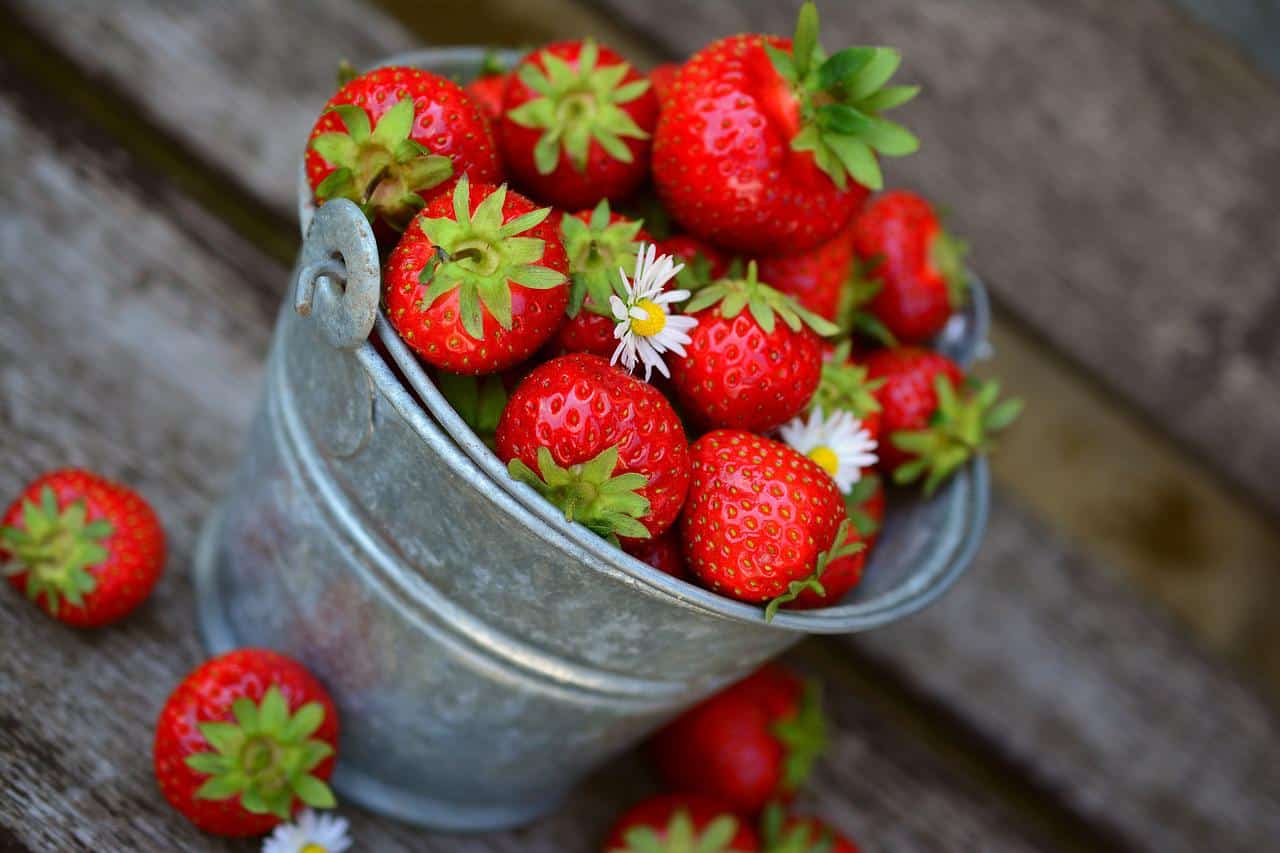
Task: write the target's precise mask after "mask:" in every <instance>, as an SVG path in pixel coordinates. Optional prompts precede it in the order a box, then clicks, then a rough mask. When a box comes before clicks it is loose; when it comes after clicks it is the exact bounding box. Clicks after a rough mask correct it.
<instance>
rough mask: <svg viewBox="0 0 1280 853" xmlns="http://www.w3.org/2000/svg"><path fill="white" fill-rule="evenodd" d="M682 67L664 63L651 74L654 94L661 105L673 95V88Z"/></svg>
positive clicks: (676, 64)
mask: <svg viewBox="0 0 1280 853" xmlns="http://www.w3.org/2000/svg"><path fill="white" fill-rule="evenodd" d="M679 72H680V65H679V63H676V62H664V63H662V64H661V65H659V66H657V67H656V68H654V69H652V70H651V71H650V72H649V84H650V85H651V86H653V94H654V96H655V97H656V98H657V99H658V104H659V105H661V104H662V103H664V102H665V101H666V100H667V95H669V94H671V87H672V85H673V84H674V83H675V81H676V74H678V73H679Z"/></svg>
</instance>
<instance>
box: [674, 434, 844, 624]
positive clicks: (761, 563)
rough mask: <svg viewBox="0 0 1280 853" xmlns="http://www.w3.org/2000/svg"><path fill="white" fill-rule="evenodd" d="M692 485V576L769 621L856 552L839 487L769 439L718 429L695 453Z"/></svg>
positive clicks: (684, 521) (686, 534) (688, 533)
mask: <svg viewBox="0 0 1280 853" xmlns="http://www.w3.org/2000/svg"><path fill="white" fill-rule="evenodd" d="M690 456H691V458H692V464H693V480H692V482H691V483H690V485H689V497H688V500H687V502H686V505H685V510H684V514H683V516H682V517H681V524H680V541H681V545H682V546H683V548H684V555H685V560H686V562H687V563H688V566H689V569H690V571H692V572H693V574H694V575H696V576H697V577H698V579H699V580H700V581H701V582H702V583H703V584H704V585H705V586H707V587H709V588H710V589H712V590H715V591H716V592H719V593H721V594H723V595H727V596H729V597H730V598H736V599H738V600H739V601H749V602H765V601H767V602H769V604H768V607H767V608H766V611H765V618H766V619H772V618H773V614H774V613H775V612H776V610H777V608H778V607H779V606H780V605H782V604H785V603H787V602H789V601H794V600H795V598H796V596H797V595H798V594H799V593H800V591H801V590H803V589H806V588H813V589H815V590H817V591H818V592H822V585H821V578H822V574H823V572H824V571H825V570H826V569H827V567H828V566H829V565H831V564H832V563H833V562H835V561H838V560H842V559H846V558H848V557H849V556H850V555H851V554H853V553H855V552H856V551H857V550H858V547H857V546H856V545H849V544H847V543H846V541H845V540H846V538H847V536H848V531H849V529H850V525H849V520H848V519H847V518H846V517H845V508H844V501H843V500H842V499H841V496H840V491H839V490H838V489H837V488H836V485H835V481H833V480H832V479H831V477H830V476H828V474H827V472H826V471H824V470H823V469H822V468H820V467H819V466H818V464H817V463H816V462H814V461H813V460H811V459H808V458H806V457H804V456H802V455H801V454H799V453H797V452H796V451H795V450H792V449H791V448H790V447H787V446H786V445H785V444H780V443H778V442H776V441H771V440H770V439H767V438H762V437H761V436H758V435H754V434H752V433H749V432H742V431H740V430H716V431H714V432H709V433H707V434H706V435H704V436H702V437H701V438H699V439H698V440H697V441H696V442H694V444H693V446H692V447H691V448H690Z"/></svg>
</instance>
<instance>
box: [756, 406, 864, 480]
mask: <svg viewBox="0 0 1280 853" xmlns="http://www.w3.org/2000/svg"><path fill="white" fill-rule="evenodd" d="M778 432H779V433H780V434H781V436H782V440H783V441H784V442H786V443H787V444H789V445H791V447H792V448H794V449H795V450H797V451H799V452H800V453H803V454H804V455H805V456H808V457H809V458H810V459H812V460H813V461H814V462H817V463H818V466H819V467H820V468H822V470H824V471H826V472H827V473H828V474H830V475H831V479H833V480H835V481H836V486H837V487H838V488H839V489H840V491H841V492H845V493H848V492H849V490H850V489H852V488H853V484H854V483H856V482H858V480H859V479H860V478H861V477H862V469H863V468H870V467H871V466H872V465H875V464H876V459H877V457H876V440H875V439H874V438H872V437H871V433H870V432H868V431H867V430H866V429H865V428H864V427H863V426H862V421H860V420H858V419H857V418H855V417H854V416H853V415H852V414H850V413H849V412H836V413H835V414H833V415H832V416H831V417H829V418H827V417H824V416H823V414H822V407H821V406H815V407H814V409H813V411H812V412H810V413H809V420H808V421H806V420H805V419H804V417H803V416H801V417H796V418H792V419H791V421H790V422H788V423H786V424H783V426H782V428H781V429H780V430H778Z"/></svg>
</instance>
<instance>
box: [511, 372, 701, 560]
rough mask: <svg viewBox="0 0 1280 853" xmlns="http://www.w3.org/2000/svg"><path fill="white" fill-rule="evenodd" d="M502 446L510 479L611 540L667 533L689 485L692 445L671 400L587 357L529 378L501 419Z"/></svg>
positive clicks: (640, 537) (646, 384)
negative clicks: (531, 489)
mask: <svg viewBox="0 0 1280 853" xmlns="http://www.w3.org/2000/svg"><path fill="white" fill-rule="evenodd" d="M497 452H498V456H499V458H501V459H502V461H503V462H506V463H508V467H509V468H510V470H511V476H512V477H515V478H516V479H517V480H520V481H522V482H525V483H528V484H529V485H531V486H533V488H534V489H536V490H538V491H539V492H540V493H541V494H543V496H545V497H546V498H547V499H548V500H550V501H551V502H552V503H554V504H555V505H556V506H558V507H560V508H561V509H563V510H564V512H565V517H566V518H568V519H570V520H573V521H577V522H579V523H581V524H583V525H585V526H587V527H588V528H590V529H591V530H592V531H594V532H596V533H598V534H599V535H601V536H603V537H605V538H607V539H611V540H616V539H617V537H618V536H623V537H626V538H628V539H644V538H646V537H649V536H657V535H659V534H661V533H662V532H663V531H664V530H666V529H667V528H668V527H670V526H671V524H672V522H674V521H675V519H676V516H677V515H678V514H679V512H680V508H681V506H683V505H684V499H685V493H686V492H687V491H688V488H689V445H688V441H687V439H686V438H685V434H684V427H682V426H681V425H680V419H679V418H678V417H676V413H675V410H674V409H672V408H671V404H670V403H668V402H667V398H666V397H663V396H662V394H661V393H660V392H658V390H657V389H655V388H654V387H653V386H652V385H649V384H648V383H645V382H642V381H640V380H639V379H634V378H632V377H631V376H630V375H629V374H627V373H625V372H624V371H622V370H620V369H618V368H616V367H612V366H610V364H609V363H608V362H607V361H605V360H604V359H602V358H599V357H597V356H594V355H588V354H586V353H576V354H573V355H566V356H561V357H560V358H556V359H552V360H551V361H548V362H547V363H545V364H543V365H540V366H539V367H538V368H536V369H535V370H534V371H533V372H532V373H530V374H529V375H528V376H527V377H525V380H524V381H523V382H521V383H520V385H519V387H517V388H516V390H515V393H513V394H512V395H511V401H510V402H509V403H508V404H507V408H506V411H505V412H503V413H502V420H501V421H499V423H498V441H497ZM535 471H536V472H537V473H535Z"/></svg>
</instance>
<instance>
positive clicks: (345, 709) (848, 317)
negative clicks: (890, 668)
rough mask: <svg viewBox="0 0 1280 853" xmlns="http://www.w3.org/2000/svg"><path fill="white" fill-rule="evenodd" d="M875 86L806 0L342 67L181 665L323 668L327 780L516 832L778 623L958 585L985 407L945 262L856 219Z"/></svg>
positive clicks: (979, 503) (925, 217) (884, 201)
mask: <svg viewBox="0 0 1280 853" xmlns="http://www.w3.org/2000/svg"><path fill="white" fill-rule="evenodd" d="M898 64H899V55H898V53H897V51H895V50H893V49H891V48H884V47H850V48H845V49H842V50H838V51H835V52H832V53H830V54H828V53H827V52H825V51H824V50H823V48H822V47H821V46H820V44H819V41H818V32H817V13H816V11H815V10H814V7H813V5H812V3H806V4H805V5H804V6H803V7H802V11H801V13H800V16H799V20H798V23H797V28H796V32H795V34H794V37H792V38H783V37H778V36H764V35H759V34H745V35H739V36H733V37H730V38H726V39H723V40H720V41H717V42H714V43H712V44H711V45H708V46H707V47H705V48H704V49H703V50H701V51H699V52H698V53H696V54H695V55H694V56H692V57H691V58H690V59H688V60H687V61H686V62H685V63H683V64H682V65H680V66H679V67H670V66H668V67H663V68H660V69H655V71H654V72H652V73H651V74H649V75H646V74H644V73H642V72H641V71H639V70H638V69H636V68H635V67H634V66H633V65H631V64H630V63H629V62H627V61H626V60H625V59H624V58H623V57H621V56H619V55H618V54H617V53H615V52H613V51H612V50H610V49H608V48H607V47H605V46H604V45H601V44H598V43H596V42H594V41H592V40H589V39H588V40H584V41H579V42H565V43H560V44H553V45H549V46H546V47H543V48H539V49H536V50H533V51H531V52H529V53H527V54H525V55H516V54H503V53H498V54H488V55H486V54H485V52H484V51H482V50H480V49H466V48H454V49H430V50H424V51H421V52H417V53H413V54H408V55H404V56H399V57H394V58H392V59H391V60H389V61H388V62H387V63H386V64H384V65H382V66H380V67H378V68H375V69H373V70H370V71H368V72H365V73H362V74H348V75H347V78H346V79H345V81H344V82H343V83H342V85H341V88H339V89H338V91H337V92H336V94H334V95H333V96H332V97H331V98H330V99H329V101H328V103H327V104H326V105H325V107H324V109H323V111H322V112H321V114H320V117H319V119H318V121H317V123H316V125H315V128H314V130H313V132H312V134H311V135H310V138H309V139H308V140H307V143H306V154H305V160H304V163H303V168H302V172H303V174H302V178H303V181H302V197H301V215H302V220H303V227H304V233H305V235H306V240H305V243H304V247H303V250H302V252H301V255H300V257H299V261H298V265H297V267H296V269H295V287H294V291H293V293H291V294H290V296H289V298H288V299H287V300H286V302H285V305H284V307H283V310H282V312H281V315H280V320H279V324H278V326H277V330H276V334H275V338H274V343H273V348H272V354H271V359H270V362H269V366H268V371H267V388H266V391H265V394H264V399H263V403H262V406H261V409H260V411H259V414H258V416H257V418H256V420H255V423H254V427H253V430H252V433H251V435H250V439H249V443H248V447H247V449H246V451H245V455H244V458H243V461H242V463H241V466H240V469H239V472H238V474H237V475H236V478H235V480H234V482H233V485H232V488H231V490H230V493H229V494H228V495H227V497H226V498H225V499H224V501H223V502H222V504H221V506H220V508H219V510H218V511H217V513H216V515H215V516H214V517H213V518H212V519H210V521H209V524H208V525H207V526H206V530H205V534H204V536H203V540H202V543H201V547H200V552H199V555H198V559H197V565H196V569H195V574H196V585H197V597H198V602H199V610H200V612H199V619H200V627H201V630H202V633H203V635H204V638H205V641H206V644H207V645H208V646H209V647H210V648H211V650H213V651H216V652H222V651H226V650H228V649H231V648H235V647H241V646H249V645H252V646H260V647H266V648H272V649H276V650H278V651H280V652H283V653H286V654H288V655H290V656H292V657H294V658H296V659H298V660H300V661H302V662H303V663H305V664H306V665H307V667H308V668H309V669H310V670H311V671H312V672H314V673H315V674H316V675H317V676H318V677H319V678H320V679H321V680H322V681H323V682H324V683H325V684H326V685H327V686H328V688H329V690H330V693H331V695H332V697H333V700H334V702H335V704H336V706H337V707H338V709H339V710H340V711H341V713H342V718H343V729H342V732H341V741H342V760H341V761H340V762H339V764H338V766H337V770H336V772H335V775H334V784H335V786H336V787H337V788H338V790H339V791H340V792H341V793H342V794H343V795H344V796H345V797H347V798H349V799H351V800H354V801H356V802H359V803H361V804H363V805H365V806H367V807H369V808H372V809H374V810H377V811H381V812H384V813H388V814H391V815H394V816H398V817H401V818H404V819H407V820H411V821H415V822H418V823H422V824H427V825H431V826H436V827H442V828H451V829H481V828H492V827H498V826H507V825H513V824H518V823H522V822H524V821H527V820H530V819H532V818H534V817H536V816H538V815H540V814H542V813H544V812H546V811H547V810H549V809H550V808H552V807H554V805H555V804H556V803H557V802H558V801H559V799H560V798H561V797H562V796H563V794H564V793H565V791H567V789H568V788H569V787H570V786H572V785H573V784H574V783H575V782H576V781H578V780H579V779H581V778H582V777H583V776H584V775H585V774H587V773H588V772H590V771H591V770H592V769H593V768H595V767H597V766H598V765H599V764H601V763H602V762H604V761H606V760H607V759H609V758H610V757H612V756H613V755H616V754H617V753H618V752H620V751H621V750H623V749H625V748H627V747H628V746H630V745H632V744H634V743H635V742H636V741H637V740H639V739H640V738H642V737H643V736H644V735H645V734H647V733H648V732H650V731H652V730H653V729H654V728H656V727H657V726H658V725H660V724H661V723H662V722H664V721H665V720H667V719H669V718H670V717H671V716H672V715H674V714H675V713H677V712H678V711H679V710H680V709H682V708H685V707H688V706H689V705H690V704H692V703H694V702H696V701H697V700H699V699H701V698H703V697H705V696H707V695H709V694H710V693H712V692H713V691H715V690H716V689H717V688H718V687H721V686H723V685H725V684H728V683H730V682H733V681H735V680H737V679H739V678H741V677H742V676H744V675H745V674H746V673H748V672H750V671H751V670H752V669H753V668H755V667H757V666H758V665H759V664H760V663H762V662H763V661H765V660H767V659H769V658H771V657H772V656H774V655H776V654H777V653H779V652H780V651H782V650H783V649H785V648H786V647H787V646H788V645H790V644H792V643H794V642H795V641H797V640H798V639H800V638H801V637H803V636H804V635H805V634H808V633H847V632H852V631H859V630H866V629H869V628H873V627H876V626H878V625H883V624H885V623H887V622H889V621H892V620H894V619H897V618H900V617H902V616H903V615H905V614H907V613H910V612H913V611H914V610H916V609H918V608H920V607H922V606H924V605H925V604H927V603H928V602H929V601H931V600H933V599H934V598H935V597H936V596H937V595H939V594H940V593H941V592H942V591H943V590H944V589H945V588H946V587H947V586H948V585H949V584H950V583H951V582H952V581H954V580H955V578H956V577H957V576H958V575H959V574H960V573H961V572H962V571H963V570H964V568H965V566H966V565H967V564H968V562H969V560H970V559H971V557H972V555H973V553H974V550H975V549H976V547H977V544H978V542H979V540H980V538H981V533H982V529H983V526H984V523H985V514H986V508H987V501H988V475H987V468H986V464H985V461H984V460H983V458H982V454H983V453H984V452H985V451H986V450H987V449H988V448H989V445H990V440H991V436H992V435H993V434H995V433H996V432H998V431H999V430H1001V429H1002V428H1004V427H1005V426H1007V425H1008V423H1009V422H1010V421H1012V420H1013V419H1014V417H1015V416H1016V414H1017V409H1018V404H1017V403H1016V402H1012V401H1005V402H1002V401H1000V400H999V399H998V388H997V387H996V385H995V384H994V383H991V382H986V383H979V382H976V381H974V380H972V379H971V378H970V377H969V376H968V375H967V373H966V368H967V365H968V364H969V363H970V362H971V361H972V359H973V357H974V355H975V353H976V352H977V351H978V349H979V348H980V347H981V346H982V345H983V342H984V340H985V335H986V322H987V315H986V303H985V297H984V294H983V291H982V288H981V285H980V284H979V283H978V282H977V280H976V279H975V278H974V277H973V276H972V275H971V274H970V273H969V272H968V270H967V268H966V266H965V264H964V247H963V245H962V244H961V243H960V242H958V241H957V240H955V239H954V238H953V237H951V236H950V235H949V234H948V233H947V232H946V231H945V230H944V229H943V228H942V226H941V225H940V222H939V219H938V217H937V215H936V214H935V212H934V210H933V209H932V207H931V206H930V204H929V203H928V202H927V201H926V200H924V199H923V198H921V197H920V196H918V195H916V194H913V193H908V192H881V193H880V194H879V195H877V196H875V197H872V193H873V192H879V191H881V190H882V189H883V178H882V175H881V167H880V161H881V158H883V157H896V156H903V155H906V154H909V153H911V152H912V151H913V150H914V149H915V147H916V145H917V142H916V139H915V137H914V136H913V135H912V134H911V133H910V132H909V131H908V130H906V128H904V127H903V126H902V125H900V124H898V123H896V122H894V121H892V120H890V119H888V118H886V117H885V114H886V113H889V112H890V111H891V110H893V109H895V108H896V107H898V106H900V105H901V104H903V103H905V102H906V101H908V100H910V99H911V98H912V97H913V96H914V95H915V94H916V91H917V89H916V87H914V86H903V85H896V84H891V82H890V81H891V78H892V77H893V76H894V74H895V72H896V71H897V68H898ZM459 81H461V82H459ZM464 84H465V85H464ZM886 484H892V485H891V487H890V488H889V494H888V496H887V497H886V488H885V486H886Z"/></svg>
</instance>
